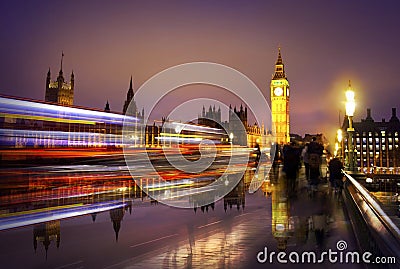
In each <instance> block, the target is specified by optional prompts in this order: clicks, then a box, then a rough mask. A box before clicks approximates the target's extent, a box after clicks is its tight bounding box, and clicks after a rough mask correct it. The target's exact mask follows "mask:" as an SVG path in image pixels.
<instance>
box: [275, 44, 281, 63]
mask: <svg viewBox="0 0 400 269" xmlns="http://www.w3.org/2000/svg"><path fill="white" fill-rule="evenodd" d="M276 64H283V61H282V55H281V48H280V47H279V48H278V59H277V60H276Z"/></svg>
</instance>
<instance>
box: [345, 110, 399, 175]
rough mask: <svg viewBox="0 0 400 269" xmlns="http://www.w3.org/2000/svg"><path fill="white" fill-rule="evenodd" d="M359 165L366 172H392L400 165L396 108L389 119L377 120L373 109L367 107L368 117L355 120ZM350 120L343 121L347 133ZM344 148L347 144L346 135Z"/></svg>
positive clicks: (355, 143) (355, 145) (355, 140)
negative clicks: (372, 111)
mask: <svg viewBox="0 0 400 269" xmlns="http://www.w3.org/2000/svg"><path fill="white" fill-rule="evenodd" d="M353 125H354V129H355V139H354V147H355V149H356V160H357V166H358V167H359V168H361V170H362V171H365V172H377V173H381V172H392V171H394V170H398V168H399V167H400V146H399V145H400V143H399V138H400V137H399V135H400V121H399V118H398V117H397V115H396V108H392V116H391V118H390V120H389V121H386V120H385V119H382V121H380V122H378V121H375V120H374V119H373V118H372V116H371V109H367V117H366V118H365V119H362V120H361V122H354V123H353ZM347 127H348V121H347V120H345V121H344V122H343V126H342V130H343V133H344V134H346V129H347ZM344 138H345V139H344V141H343V143H344V144H343V145H342V148H344V147H343V146H344V145H347V137H346V136H345V137H344Z"/></svg>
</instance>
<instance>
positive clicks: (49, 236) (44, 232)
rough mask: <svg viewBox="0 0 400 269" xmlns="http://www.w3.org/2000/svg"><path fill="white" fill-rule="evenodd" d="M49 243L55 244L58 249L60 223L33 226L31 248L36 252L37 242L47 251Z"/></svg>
mask: <svg viewBox="0 0 400 269" xmlns="http://www.w3.org/2000/svg"><path fill="white" fill-rule="evenodd" d="M51 241H55V242H56V246H57V248H59V247H60V221H59V220H53V221H48V222H45V223H42V224H38V225H35V226H34V228H33V248H34V249H35V252H36V250H37V245H38V242H42V243H43V246H44V249H45V250H46V259H47V251H48V250H49V246H50V243H51Z"/></svg>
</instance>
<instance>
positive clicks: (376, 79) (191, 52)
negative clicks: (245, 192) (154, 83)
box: [0, 0, 400, 136]
mask: <svg viewBox="0 0 400 269" xmlns="http://www.w3.org/2000/svg"><path fill="white" fill-rule="evenodd" d="M116 3H117V4H116ZM399 8H400V2H398V1H395V0H393V1H347V0H346V1H218V2H217V1H117V2H115V1H28V3H22V2H20V1H2V2H1V3H0V9H1V10H2V16H1V17H0V29H1V42H0V59H1V61H0V93H2V94H8V95H15V96H22V97H28V98H33V99H44V93H45V78H46V73H47V70H48V68H49V67H50V68H51V71H52V79H55V78H56V76H57V73H58V71H59V66H60V56H61V51H62V50H63V51H64V54H65V57H64V74H66V75H67V79H68V80H69V76H70V73H71V70H72V69H73V70H74V73H75V85H76V86H75V87H76V91H75V101H74V103H75V104H76V105H82V106H87V107H95V108H103V107H104V104H105V102H106V100H107V99H108V100H109V102H110V105H111V109H112V110H115V111H121V110H122V106H123V101H124V99H125V97H126V92H127V89H128V86H129V79H130V76H131V74H132V75H133V77H134V84H135V89H137V88H138V87H139V86H140V85H141V84H142V83H143V82H145V81H146V80H148V79H149V78H150V77H152V76H153V75H155V74H156V73H158V72H160V71H162V70H164V69H166V68H168V67H171V66H174V65H177V64H182V63H187V62H193V61H210V62H216V63H220V64H224V65H227V66H230V67H232V68H235V69H237V70H238V71H240V72H242V73H243V74H245V75H246V76H248V77H249V78H250V79H251V80H253V81H254V82H255V84H256V85H257V86H258V87H259V88H260V89H261V90H262V91H263V94H264V95H265V96H267V97H268V98H269V83H270V79H271V75H272V73H273V69H274V64H275V61H276V58H277V47H278V45H280V46H281V47H282V56H283V61H284V63H285V68H286V74H287V76H288V79H289V82H290V84H291V101H290V102H291V103H290V109H291V128H292V130H291V132H295V133H299V134H304V133H314V132H324V133H326V134H327V135H328V136H331V134H330V133H331V132H334V129H336V128H337V126H338V114H339V109H341V110H342V111H343V110H344V104H343V103H342V101H343V100H344V90H345V89H346V87H347V82H348V80H349V79H351V80H352V84H353V87H354V88H355V90H356V101H357V111H356V115H355V118H356V120H359V119H360V118H364V117H365V114H366V108H367V107H370V108H372V116H373V117H374V119H375V120H381V118H383V117H385V118H387V119H388V118H389V117H390V114H391V109H390V108H391V107H396V106H397V108H398V110H400V107H399V106H398V104H399V100H400V94H399V90H400V88H399V63H400V62H399V60H400V50H399V48H400V35H399V34H398V32H399V30H398V27H399V26H400V16H399V15H398V11H399V10H400V9H399ZM206 88H210V87H206V86H205V89H206ZM198 90H199V86H196V87H187V94H188V96H194V98H195V97H196V92H197V91H198ZM194 91H196V92H194ZM182 92H183V93H182ZM207 92H210V97H213V96H212V91H207V90H204V91H203V92H202V94H201V97H204V95H207V94H205V93H207ZM180 93H181V94H183V95H184V94H185V92H184V91H182V90H181V91H180ZM219 95H220V96H221V94H219ZM174 99H175V98H170V99H168V100H171V102H174ZM177 99H179V96H178V97H177ZM186 99H187V97H186ZM268 100H269V99H268ZM177 102H179V100H178V101H177ZM225 102H226V103H228V104H229V103H233V104H236V105H240V101H238V100H234V99H232V100H230V99H229V100H225ZM138 106H139V107H142V106H146V104H138ZM171 106H172V107H173V106H174V104H171ZM200 110H201V108H199V109H198V111H200ZM196 113H197V111H196Z"/></svg>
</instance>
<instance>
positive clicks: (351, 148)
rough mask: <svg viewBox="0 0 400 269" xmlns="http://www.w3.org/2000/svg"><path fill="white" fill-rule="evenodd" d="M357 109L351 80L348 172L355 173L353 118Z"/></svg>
mask: <svg viewBox="0 0 400 269" xmlns="http://www.w3.org/2000/svg"><path fill="white" fill-rule="evenodd" d="M355 108H356V102H355V100H354V91H353V89H352V88H351V83H350V80H349V87H348V89H347V91H346V115H347V117H348V120H349V128H347V133H348V134H349V137H348V141H347V142H348V154H349V155H348V164H347V166H348V170H349V171H352V172H354V171H355V168H356V164H355V162H354V143H353V134H354V128H353V116H354V111H355Z"/></svg>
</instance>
